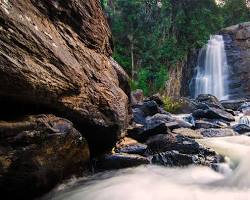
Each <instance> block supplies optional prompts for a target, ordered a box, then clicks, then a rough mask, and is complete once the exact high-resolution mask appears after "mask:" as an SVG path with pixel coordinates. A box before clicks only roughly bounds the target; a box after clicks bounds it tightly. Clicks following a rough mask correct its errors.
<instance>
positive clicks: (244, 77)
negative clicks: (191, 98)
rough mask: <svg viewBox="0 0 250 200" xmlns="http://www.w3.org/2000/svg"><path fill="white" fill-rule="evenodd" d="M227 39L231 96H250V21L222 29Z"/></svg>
mask: <svg viewBox="0 0 250 200" xmlns="http://www.w3.org/2000/svg"><path fill="white" fill-rule="evenodd" d="M220 34H222V35H223V37H224V40H225V49H226V53H227V58H228V64H229V71H230V75H229V80H230V84H229V93H230V97H231V98H239V97H249V96H250V81H249V77H250V72H249V64H250V61H249V56H250V53H249V49H250V43H249V39H250V23H248V22H247V23H243V24H238V25H235V26H231V27H228V28H225V29H223V30H222V31H220Z"/></svg>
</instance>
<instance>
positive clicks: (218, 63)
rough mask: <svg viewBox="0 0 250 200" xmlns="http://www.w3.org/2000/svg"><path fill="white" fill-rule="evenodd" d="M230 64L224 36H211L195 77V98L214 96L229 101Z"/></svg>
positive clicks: (200, 57)
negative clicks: (228, 78) (207, 95)
mask: <svg viewBox="0 0 250 200" xmlns="http://www.w3.org/2000/svg"><path fill="white" fill-rule="evenodd" d="M227 77H228V64H227V57H226V53H225V48H224V40H223V36H222V35H213V36H210V40H209V41H208V44H207V45H206V46H205V47H204V48H203V49H201V51H200V53H199V57H198V63H197V74H196V77H195V80H194V81H195V97H197V96H198V95H199V94H212V95H214V96H216V97H217V98H218V99H220V100H222V99H228V83H227Z"/></svg>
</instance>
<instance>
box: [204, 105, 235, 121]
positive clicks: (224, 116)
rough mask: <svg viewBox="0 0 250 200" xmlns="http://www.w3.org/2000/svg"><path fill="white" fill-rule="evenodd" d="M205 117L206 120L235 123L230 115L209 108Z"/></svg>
mask: <svg viewBox="0 0 250 200" xmlns="http://www.w3.org/2000/svg"><path fill="white" fill-rule="evenodd" d="M206 115H207V118H211V119H223V120H225V121H228V122H232V121H235V118H234V116H233V115H232V114H230V113H228V112H226V111H224V110H221V109H218V108H209V109H208V110H207V111H206Z"/></svg>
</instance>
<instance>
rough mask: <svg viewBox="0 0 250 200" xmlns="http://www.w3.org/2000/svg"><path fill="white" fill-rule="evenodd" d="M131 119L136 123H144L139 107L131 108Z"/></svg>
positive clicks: (144, 118)
mask: <svg viewBox="0 0 250 200" xmlns="http://www.w3.org/2000/svg"><path fill="white" fill-rule="evenodd" d="M132 112H133V121H134V122H135V123H138V124H143V125H145V124H146V117H145V115H144V113H143V111H142V110H141V109H140V108H133V109H132Z"/></svg>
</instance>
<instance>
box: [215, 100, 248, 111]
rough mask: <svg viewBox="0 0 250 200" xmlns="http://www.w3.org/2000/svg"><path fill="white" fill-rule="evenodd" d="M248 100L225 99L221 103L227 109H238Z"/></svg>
mask: <svg viewBox="0 0 250 200" xmlns="http://www.w3.org/2000/svg"><path fill="white" fill-rule="evenodd" d="M245 102H246V100H244V99H235V100H223V101H220V103H221V105H222V106H223V107H224V108H226V109H231V110H234V111H237V110H238V109H239V108H240V106H241V105H242V104H243V103H245Z"/></svg>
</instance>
